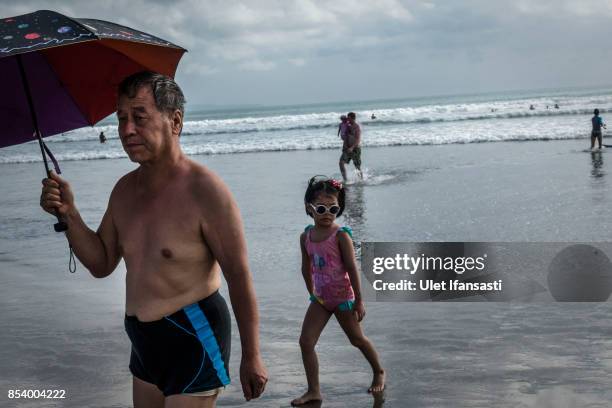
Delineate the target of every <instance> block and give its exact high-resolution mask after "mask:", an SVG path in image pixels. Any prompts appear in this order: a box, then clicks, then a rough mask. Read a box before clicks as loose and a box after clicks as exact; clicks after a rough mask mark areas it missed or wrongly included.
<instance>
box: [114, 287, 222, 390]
mask: <svg viewBox="0 0 612 408" xmlns="http://www.w3.org/2000/svg"><path fill="white" fill-rule="evenodd" d="M125 330H126V331H127V334H128V336H129V338H130V340H131V341H132V355H131V357H130V371H131V372H132V374H133V375H134V376H135V377H137V378H139V379H141V380H143V381H146V382H148V383H151V384H155V385H156V386H157V387H158V388H159V389H160V390H161V391H162V392H163V394H164V395H165V396H169V395H174V394H185V393H187V394H189V393H195V392H202V391H209V390H214V389H216V388H219V387H223V386H225V385H227V384H229V383H230V379H229V371H228V368H229V357H230V344H231V341H230V340H231V320H230V314H229V310H228V308H227V304H226V303H225V300H224V299H223V297H222V296H221V295H220V294H219V292H218V291H217V292H215V293H213V294H212V295H210V296H209V297H207V298H205V299H203V300H200V301H199V302H197V303H194V304H191V305H189V306H186V307H184V308H182V309H181V310H179V311H178V312H175V313H173V314H171V315H170V316H166V317H164V318H163V319H160V320H155V321H152V322H141V321H139V320H138V318H136V316H126V317H125Z"/></svg>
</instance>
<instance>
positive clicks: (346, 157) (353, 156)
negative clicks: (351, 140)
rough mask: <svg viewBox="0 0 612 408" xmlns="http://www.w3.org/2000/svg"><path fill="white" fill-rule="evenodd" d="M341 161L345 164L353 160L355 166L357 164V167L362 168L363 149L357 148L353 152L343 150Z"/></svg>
mask: <svg viewBox="0 0 612 408" xmlns="http://www.w3.org/2000/svg"><path fill="white" fill-rule="evenodd" d="M340 160H342V161H343V162H345V163H350V161H351V160H353V164H355V166H357V167H359V166H361V147H355V148H354V149H353V151H352V152H349V151H347V150H346V149H343V150H342V156H340Z"/></svg>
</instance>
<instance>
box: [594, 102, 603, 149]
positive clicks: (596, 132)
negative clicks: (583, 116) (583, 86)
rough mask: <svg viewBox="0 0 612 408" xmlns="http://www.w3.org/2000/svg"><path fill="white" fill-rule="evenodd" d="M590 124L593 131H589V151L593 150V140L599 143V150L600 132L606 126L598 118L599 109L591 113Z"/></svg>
mask: <svg viewBox="0 0 612 408" xmlns="http://www.w3.org/2000/svg"><path fill="white" fill-rule="evenodd" d="M591 124H592V125H593V130H592V131H591V150H592V149H594V148H595V139H597V142H598V143H599V148H600V149H601V147H602V144H601V142H602V139H603V137H602V132H601V128H604V129H605V128H606V124H605V123H603V119H602V118H601V116H599V109H595V110H594V111H593V117H592V118H591Z"/></svg>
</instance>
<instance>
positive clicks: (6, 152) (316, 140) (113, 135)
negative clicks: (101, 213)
mask: <svg viewBox="0 0 612 408" xmlns="http://www.w3.org/2000/svg"><path fill="white" fill-rule="evenodd" d="M555 104H558V105H559V109H555V108H554V105H555ZM530 105H534V106H535V107H536V109H535V110H529V106H530ZM187 108H188V109H187V113H186V117H185V124H184V128H183V133H182V137H181V144H182V147H183V149H184V151H185V152H186V153H188V154H228V153H244V152H259V151H287V150H317V149H332V148H337V146H338V144H339V143H340V141H339V139H338V138H337V137H335V135H336V131H337V127H338V122H339V116H340V115H341V114H345V113H347V112H348V111H355V112H356V113H357V118H358V122H359V123H361V125H362V129H363V144H364V146H395V145H430V144H433V145H440V144H453V143H482V142H499V141H526V140H551V139H577V138H582V137H585V136H587V135H589V132H590V129H589V126H590V122H589V120H588V119H589V117H590V115H591V114H592V112H593V109H594V108H599V110H600V111H601V113H602V116H603V117H604V119H605V114H606V113H607V112H609V111H612V92H610V90H609V89H566V90H548V91H537V92H535V91H534V92H509V93H498V94H484V95H463V96H441V97H428V98H412V99H404V100H388V101H365V102H341V103H327V104H312V105H296V106H289V107H285V106H276V107H274V106H273V107H242V108H227V109H220V108H217V109H213V108H208V109H198V107H191V106H189V104H187ZM372 113H374V114H375V115H376V119H375V120H373V119H371V115H372ZM101 131H104V133H105V135H106V137H107V139H108V141H107V143H106V144H100V143H99V140H98V135H99V133H100V132H101ZM46 140H47V144H48V146H49V148H50V149H51V151H52V152H53V153H54V154H55V156H56V157H57V158H58V159H59V160H62V161H67V160H89V159H111V158H122V157H126V156H125V153H124V152H123V149H122V148H121V144H120V141H119V139H118V134H117V125H116V121H115V118H114V117H113V116H110V117H108V118H107V119H105V120H104V121H102V122H101V123H100V124H99V125H97V126H95V127H87V128H81V129H78V130H75V131H71V132H67V133H65V134H62V135H55V136H53V137H49V138H47V139H46ZM35 143H36V142H32V143H30V144H27V143H26V144H23V145H19V146H13V147H9V148H6V149H2V150H0V163H23V162H32V161H39V160H41V159H40V153H39V149H38V148H37V147H36V146H33V144H35Z"/></svg>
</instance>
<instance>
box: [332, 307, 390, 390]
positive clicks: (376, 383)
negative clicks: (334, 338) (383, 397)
mask: <svg viewBox="0 0 612 408" xmlns="http://www.w3.org/2000/svg"><path fill="white" fill-rule="evenodd" d="M335 315H336V319H338V323H339V324H340V327H342V330H344V333H346V336H347V337H348V338H349V340H350V342H351V344H352V345H353V346H355V347H357V348H358V349H359V350H361V352H362V353H363V355H364V357H365V358H366V360H368V363H370V366H371V367H372V372H373V378H372V385H371V386H370V388H368V392H381V391H382V390H384V389H385V370H383V368H382V366H381V365H380V360H379V359H378V353H376V349H375V348H374V345H373V344H372V342H371V341H370V339H368V338H367V337H366V336H365V335H364V334H363V331H362V330H361V325H360V324H359V322H358V321H357V316H355V313H354V312H353V311H342V312H341V311H338V310H336V312H335Z"/></svg>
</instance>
